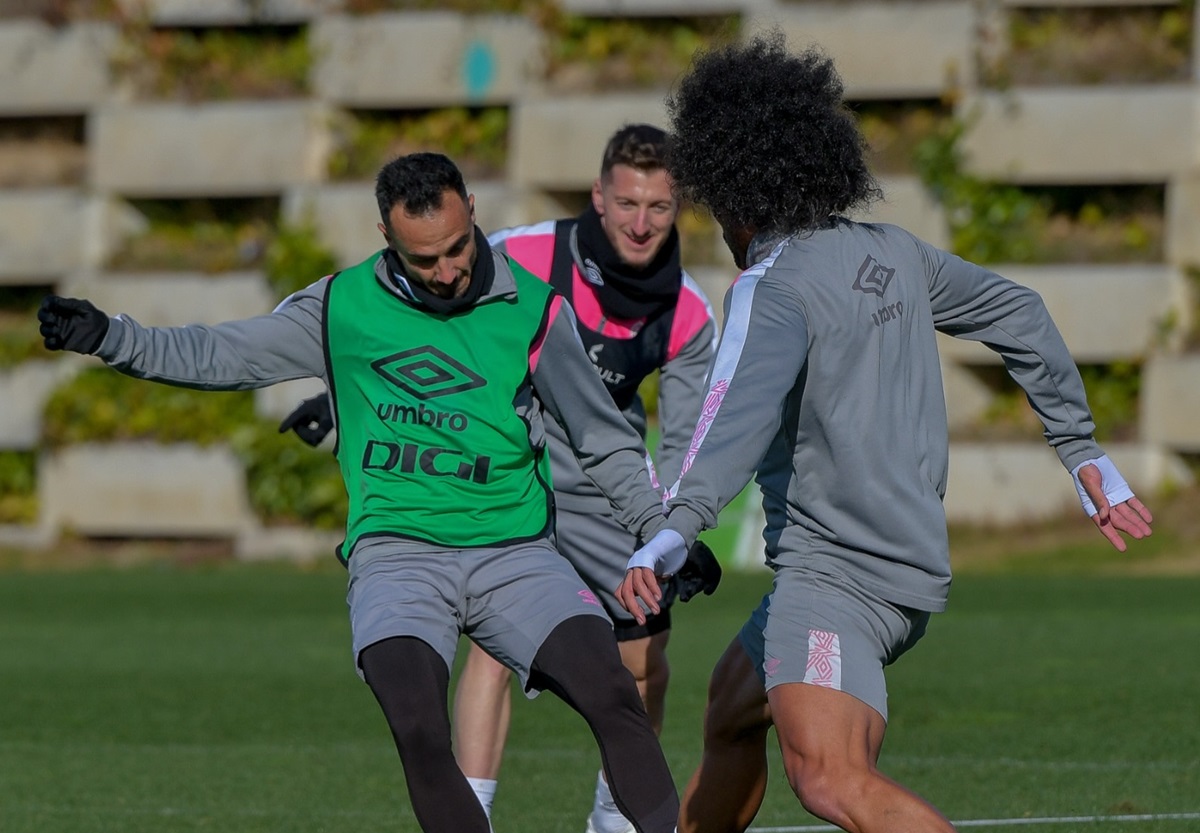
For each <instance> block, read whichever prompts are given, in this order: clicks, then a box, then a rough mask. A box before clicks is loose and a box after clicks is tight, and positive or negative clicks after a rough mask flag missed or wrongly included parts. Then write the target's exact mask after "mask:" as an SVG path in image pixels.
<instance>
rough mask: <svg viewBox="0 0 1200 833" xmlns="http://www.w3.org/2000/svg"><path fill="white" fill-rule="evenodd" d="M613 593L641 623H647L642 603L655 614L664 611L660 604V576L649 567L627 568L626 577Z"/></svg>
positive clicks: (636, 620)
mask: <svg viewBox="0 0 1200 833" xmlns="http://www.w3.org/2000/svg"><path fill="white" fill-rule="evenodd" d="M613 595H614V596H616V597H617V601H618V602H620V603H621V607H623V608H625V609H626V610H627V611H629V613H630V615H632V616H633V619H634V621H635V622H637V623H638V624H639V625H644V624H646V612H645V611H644V610H642V603H645V605H646V607H647V608H649V609H650V612H651V613H653V614H658V613H661V612H662V606H661V605H660V604H659V602H660V601H661V600H662V596H663V591H662V587H661V586H660V585H659V581H658V576H656V575H654V571H653V570H651V569H650V568H649V567H632V568H630V569H628V570H626V571H625V578H623V579H621V584H620V585H619V586H618V587H617V589H616V590H615V591H614V592H613Z"/></svg>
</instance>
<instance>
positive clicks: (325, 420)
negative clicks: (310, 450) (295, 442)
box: [279, 393, 333, 446]
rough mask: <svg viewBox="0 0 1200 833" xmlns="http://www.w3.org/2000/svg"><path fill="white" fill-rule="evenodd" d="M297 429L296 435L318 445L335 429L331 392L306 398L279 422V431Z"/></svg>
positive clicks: (312, 444) (313, 444)
mask: <svg viewBox="0 0 1200 833" xmlns="http://www.w3.org/2000/svg"><path fill="white" fill-rule="evenodd" d="M289 430H290V431H295V432H296V436H297V437H299V438H300V439H302V440H304V442H306V443H308V444H309V445H311V446H318V445H320V444H321V440H323V439H325V435H326V434H328V433H329V432H330V431H332V430H333V411H332V410H331V409H330V407H329V394H326V393H322V394H318V395H317V396H314V397H313V398H312V399H305V400H304V401H303V402H301V403H300V404H299V405H297V406H296V409H295V410H294V411H292V412H291V413H290V414H288V415H287V416H285V417H284V418H283V422H281V423H279V433H280V434H282V433H284V432H285V431H289Z"/></svg>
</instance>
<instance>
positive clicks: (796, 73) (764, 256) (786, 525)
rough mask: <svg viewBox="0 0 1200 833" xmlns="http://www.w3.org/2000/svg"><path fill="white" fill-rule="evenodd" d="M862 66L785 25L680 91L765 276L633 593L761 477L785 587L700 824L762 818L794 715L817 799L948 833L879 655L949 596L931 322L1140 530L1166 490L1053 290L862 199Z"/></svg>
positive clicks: (699, 167) (733, 338)
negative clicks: (899, 770)
mask: <svg viewBox="0 0 1200 833" xmlns="http://www.w3.org/2000/svg"><path fill="white" fill-rule="evenodd" d="M842 93H843V87H842V83H841V80H840V78H839V76H838V74H837V72H836V71H835V69H834V66H833V64H832V62H831V61H830V60H828V59H827V58H826V57H824V56H823V55H821V54H820V52H818V51H816V50H812V49H810V50H807V51H804V52H802V53H800V54H790V53H789V52H788V51H787V49H786V46H785V43H784V39H783V36H782V35H781V34H780V33H779V32H772V33H768V34H766V35H762V36H758V37H755V38H752V39H751V40H749V41H748V42H747V43H745V44H742V45H736V46H729V47H725V48H720V49H716V50H713V51H710V52H707V53H704V54H702V55H701V56H699V57H698V58H697V60H696V61H695V62H694V64H693V67H692V69H691V70H690V71H689V72H688V74H687V75H685V76H684V78H683V79H682V80H681V82H680V85H679V87H678V89H677V91H676V92H675V93H674V94H673V95H672V96H671V98H670V99H669V100H668V111H669V113H670V117H671V140H670V143H669V146H668V147H669V153H668V170H669V171H670V174H671V177H672V179H673V180H674V182H675V186H676V188H677V189H678V191H679V193H680V195H681V196H682V197H683V198H690V199H691V200H693V201H695V202H696V203H698V204H702V205H705V206H707V207H708V208H709V210H711V211H712V213H713V215H714V217H716V219H717V221H718V222H719V223H720V225H721V227H722V230H723V232H724V237H725V240H726V242H727V244H728V246H729V248H730V251H731V252H732V253H733V256H734V259H735V260H736V262H737V263H738V265H739V267H740V268H742V269H743V270H744V271H743V272H742V273H741V275H740V276H739V277H738V278H737V280H736V282H735V283H734V284H733V286H732V287H731V289H730V290H729V292H728V294H727V295H726V298H725V305H726V314H725V319H724V320H725V323H724V332H723V334H722V337H721V343H720V345H719V347H718V352H717V358H716V362H715V366H714V369H713V373H712V381H711V384H710V388H709V394H708V400H707V402H706V404H705V408H704V414H703V416H702V418H701V420H700V422H699V424H698V425H697V429H696V433H695V436H694V438H693V440H692V445H691V450H690V451H689V453H688V457H687V460H686V461H685V463H684V474H683V477H682V479H681V480H680V481H679V482H678V483H677V484H676V485H675V486H674V487H673V488H672V491H673V492H674V496H673V497H672V498H671V499H670V501H669V510H670V515H669V518H668V528H667V529H666V530H663V531H662V532H660V533H658V534H657V535H656V536H655V537H654V538H653V539H652V540H651V541H650V542H649V544H647V546H646V547H645V548H643V549H642V550H641V551H639V552H638V553H636V554H635V555H634V557H633V558H632V559H630V563H629V567H630V569H629V571H628V573H627V574H626V578H625V580H624V582H623V583H622V585H621V587H620V588H619V589H618V593H617V595H618V597H619V598H621V599H622V601H623V602H624V603H625V604H626V605H627V606H628V607H629V608H630V609H631V610H633V611H635V615H637V612H638V611H640V608H639V606H638V602H639V600H641V601H643V602H646V603H649V604H650V606H651V609H653V607H654V605H653V602H654V601H655V600H656V599H657V598H658V597H659V595H660V593H661V591H660V589H659V586H658V582H657V580H656V574H662V573H669V572H670V571H671V570H672V569H673V565H675V564H678V563H679V561H681V560H682V558H683V556H684V553H685V551H686V545H687V542H689V541H692V540H694V539H695V537H696V535H697V534H698V533H699V532H700V530H702V529H704V528H709V527H712V526H713V525H714V524H715V523H716V521H717V513H718V511H719V510H720V509H721V508H722V507H723V506H725V505H726V504H727V503H728V502H729V501H730V500H731V499H732V498H733V497H734V496H735V495H737V494H738V492H739V491H740V490H741V489H742V487H743V486H744V485H745V484H746V483H747V481H748V480H749V479H750V478H751V477H752V476H754V477H756V478H757V481H758V483H759V485H760V487H761V491H762V499H763V507H764V509H765V512H766V519H767V523H766V529H765V531H764V538H765V541H766V552H767V559H768V563H769V565H770V566H771V567H772V568H773V570H774V580H773V588H772V590H771V592H770V593H768V594H767V595H766V596H765V597H764V599H763V601H762V603H761V604H760V606H759V607H758V609H757V610H755V611H754V612H753V613H752V614H751V616H750V618H749V621H748V622H747V623H746V624H745V626H744V627H743V628H742V630H741V632H740V634H739V635H738V636H737V638H735V639H734V640H733V642H732V643H731V644H730V645H729V647H728V649H727V651H726V652H725V654H724V655H723V657H722V658H721V660H720V661H719V662H718V664H717V666H716V668H715V670H714V672H713V675H712V678H711V681H710V688H709V702H708V708H707V711H706V716H705V729H704V753H703V757H702V760H701V763H700V765H699V768H698V769H697V770H696V772H695V773H694V774H693V775H692V778H691V781H690V783H689V784H688V786H687V789H686V791H685V794H684V798H683V802H682V805H683V806H682V809H681V816H680V827H679V829H680V830H681V831H688V833H700V832H701V831H713V833H715V832H716V831H721V833H728V831H740V830H745V829H746V828H747V827H748V825H749V824H750V822H751V820H752V819H753V817H754V815H755V813H756V812H757V811H758V808H759V806H760V805H761V802H762V797H763V794H764V790H765V785H766V766H767V765H766V755H765V742H766V737H767V729H768V727H769V726H770V724H771V723H772V722H773V723H774V726H775V730H776V734H777V736H778V740H779V745H780V749H781V752H782V757H783V765H784V767H785V770H786V774H787V779H788V782H789V784H790V785H791V787H792V789H793V790H794V791H795V793H796V796H797V797H798V798H799V799H800V802H801V803H802V804H803V806H804V807H805V809H806V810H808V811H809V812H810V813H812V814H813V815H815V816H818V817H820V818H822V819H825V820H827V821H829V822H831V823H833V824H835V825H837V826H838V827H840V828H842V829H844V830H848V831H857V833H947V831H951V830H953V827H952V826H951V824H950V823H949V822H948V821H947V820H946V818H945V817H944V816H943V815H942V814H941V813H940V812H939V811H938V810H937V809H935V808H934V807H933V806H932V805H931V804H930V803H929V802H927V801H926V800H924V799H923V798H921V797H920V796H918V795H916V794H915V793H913V792H912V791H910V790H908V789H906V788H905V787H903V786H902V785H900V784H898V783H897V782H895V781H893V780H891V779H890V778H888V777H887V776H886V775H884V774H883V773H882V772H880V770H879V769H878V768H877V762H878V757H879V752H880V748H881V747H882V744H883V739H884V733H885V729H886V726H887V694H886V688H885V684H884V667H885V666H887V665H888V664H890V663H892V662H894V661H895V660H896V659H897V658H898V657H900V656H901V655H902V654H903V653H905V652H906V651H908V650H909V649H910V648H912V647H913V645H914V644H915V643H916V642H917V641H918V640H919V639H920V638H921V636H922V635H923V634H924V632H925V629H926V626H927V625H928V623H929V619H930V616H931V614H932V613H935V612H938V611H941V610H943V609H944V607H945V604H946V597H947V593H948V590H949V586H950V561H949V555H948V541H947V534H946V519H945V512H944V509H943V506H942V497H943V495H944V493H945V488H946V472H947V466H948V456H949V452H948V439H947V422H946V410H945V399H944V395H943V390H942V382H941V374H940V370H939V363H938V354H937V346H936V342H935V337H934V336H935V332H936V331H941V332H944V333H948V334H950V335H953V336H957V337H960V338H966V339H970V340H974V341H979V342H982V343H984V344H986V345H987V346H988V347H990V348H991V349H993V350H995V351H996V352H997V353H999V354H1000V356H1002V357H1003V359H1004V363H1005V366H1006V367H1007V369H1008V371H1009V373H1010V375H1011V376H1012V377H1013V379H1015V380H1016V382H1017V383H1018V384H1019V385H1020V386H1021V387H1022V388H1023V389H1024V391H1025V393H1026V394H1027V395H1028V397H1029V400H1030V402H1031V403H1032V404H1033V407H1034V409H1035V410H1036V411H1037V413H1038V415H1039V417H1040V418H1041V420H1042V423H1043V425H1044V426H1045V436H1046V439H1047V440H1048V442H1049V443H1050V445H1051V447H1052V448H1054V450H1055V451H1056V452H1057V453H1058V456H1059V458H1060V460H1061V461H1062V463H1063V466H1064V467H1065V468H1066V470H1067V471H1068V472H1070V474H1071V476H1072V477H1073V478H1074V480H1075V484H1076V487H1077V489H1078V491H1079V494H1080V497H1081V499H1082V502H1083V505H1084V508H1085V510H1086V511H1087V513H1088V514H1089V515H1091V516H1092V518H1093V520H1094V521H1095V523H1096V525H1097V526H1098V527H1099V529H1100V531H1101V532H1102V533H1103V534H1104V536H1105V537H1106V538H1107V539H1108V540H1109V541H1110V542H1111V543H1112V545H1113V546H1114V547H1116V548H1117V549H1118V550H1122V551H1123V550H1124V549H1125V547H1126V542H1125V540H1124V537H1123V536H1125V535H1128V536H1130V537H1132V538H1142V537H1144V536H1147V535H1149V534H1150V532H1151V527H1150V524H1151V522H1152V517H1151V514H1150V512H1149V510H1148V509H1147V508H1146V507H1145V506H1144V505H1143V504H1142V502H1141V501H1139V500H1138V499H1137V498H1136V497H1135V496H1134V495H1133V493H1132V491H1131V490H1130V489H1129V487H1128V486H1127V484H1126V483H1125V480H1124V479H1123V478H1122V477H1121V475H1120V473H1119V472H1118V471H1117V469H1116V467H1115V466H1114V465H1113V464H1112V462H1111V461H1110V460H1109V458H1108V457H1107V456H1106V455H1105V454H1104V452H1103V450H1102V449H1101V448H1100V447H1099V446H1098V445H1097V444H1096V441H1095V439H1094V438H1093V436H1092V435H1093V430H1094V424H1093V421H1092V416H1091V413H1090V411H1089V409H1088V404H1087V400H1086V398H1085V396H1084V389H1083V384H1082V381H1081V379H1080V376H1079V373H1078V371H1077V369H1076V367H1075V365H1074V363H1073V361H1072V359H1071V356H1070V354H1069V353H1068V352H1067V348H1066V345H1065V344H1064V343H1063V340H1062V337H1061V336H1060V334H1059V332H1058V330H1057V328H1056V327H1055V326H1054V323H1053V322H1052V321H1051V319H1050V317H1049V315H1048V314H1047V312H1046V309H1045V306H1044V305H1043V303H1042V301H1041V299H1040V298H1039V297H1038V295H1037V294H1036V293H1034V292H1033V291H1031V290H1029V289H1028V288H1026V287H1023V286H1020V285H1018V284H1016V283H1013V282H1012V281H1009V280H1007V279H1005V278H1003V277H1001V276H1000V275H998V274H996V273H994V272H991V271H989V270H987V269H985V268H982V267H980V266H977V265H975V264H972V263H968V262H966V261H963V260H961V259H960V258H958V257H955V256H954V255H952V254H949V253H947V252H944V251H941V250H939V249H936V248H934V247H933V246H931V245H929V244H927V243H925V242H923V241H921V240H919V239H917V238H916V237H914V236H913V235H912V234H910V233H908V232H906V231H905V230H903V229H901V228H898V227H896V226H893V225H882V224H869V223H860V222H851V221H849V220H847V219H845V214H846V213H847V212H849V211H850V210H851V209H853V208H856V207H861V206H863V205H865V204H866V203H868V202H869V200H870V199H871V198H873V197H875V196H877V194H878V190H877V188H876V185H875V183H874V181H873V179H872V177H871V175H870V173H869V171H868V169H867V164H866V161H865V159H864V154H863V141H862V139H861V137H860V134H859V132H858V130H857V126H856V124H855V120H854V117H853V116H852V114H851V113H850V112H849V111H848V110H847V109H846V108H845V106H844V103H843V98H842Z"/></svg>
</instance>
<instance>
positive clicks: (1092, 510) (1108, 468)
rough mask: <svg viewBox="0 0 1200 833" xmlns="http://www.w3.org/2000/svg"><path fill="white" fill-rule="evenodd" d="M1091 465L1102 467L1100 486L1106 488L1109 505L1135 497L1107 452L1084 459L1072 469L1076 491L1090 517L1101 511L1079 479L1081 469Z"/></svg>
mask: <svg viewBox="0 0 1200 833" xmlns="http://www.w3.org/2000/svg"><path fill="white" fill-rule="evenodd" d="M1089 465H1090V466H1095V467H1096V468H1098V469H1100V486H1101V488H1102V489H1103V490H1104V497H1105V498H1107V499H1108V505H1109V506H1116V505H1117V504H1118V503H1124V502H1125V501H1127V500H1129V499H1130V498H1131V497H1133V490H1132V489H1130V488H1129V484H1128V483H1126V482H1125V478H1124V477H1122V476H1121V472H1119V471H1117V467H1116V466H1115V465H1113V461H1112V460H1110V459H1108V455H1107V454H1105V455H1103V456H1101V457H1096V458H1093V459H1091V460H1084V461H1083V462H1082V463H1080V464H1079V465H1078V466H1076V467H1075V468H1073V469H1071V477H1072V478H1074V480H1075V491H1076V492H1078V493H1079V501H1080V503H1082V504H1083V511H1084V512H1087V515H1088V517H1089V518H1092V517H1095V515H1096V513H1097V512H1098V511H1099V510H1097V509H1096V506H1095V504H1093V503H1092V499H1091V498H1090V497H1088V494H1087V491H1086V490H1085V489H1084V488H1083V483H1081V482H1080V480H1079V470H1080V469H1082V468H1083V467H1084V466H1089Z"/></svg>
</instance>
